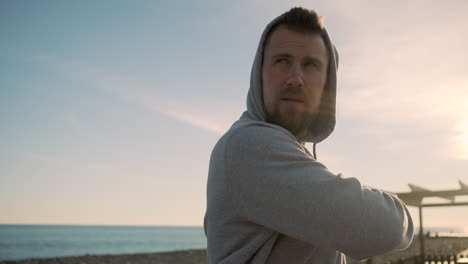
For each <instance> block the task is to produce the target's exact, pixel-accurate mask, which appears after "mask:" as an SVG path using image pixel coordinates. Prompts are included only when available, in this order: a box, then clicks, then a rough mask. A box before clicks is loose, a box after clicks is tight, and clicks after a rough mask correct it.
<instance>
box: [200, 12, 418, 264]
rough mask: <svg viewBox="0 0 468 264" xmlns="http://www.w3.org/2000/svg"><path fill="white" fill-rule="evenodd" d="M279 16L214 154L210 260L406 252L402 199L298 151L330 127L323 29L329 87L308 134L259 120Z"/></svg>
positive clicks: (333, 57)
mask: <svg viewBox="0 0 468 264" xmlns="http://www.w3.org/2000/svg"><path fill="white" fill-rule="evenodd" d="M280 17H281V16H280ZM280 17H278V18H276V19H275V20H273V21H272V22H271V23H270V24H268V26H267V27H266V28H265V30H264V32H263V34H262V37H261V39H260V43H259V46H258V49H257V54H256V56H255V60H254V63H253V67H252V72H251V78H250V90H249V93H248V96H247V111H245V112H244V113H243V114H242V116H241V117H240V119H239V120H238V121H236V122H235V123H234V124H233V125H232V127H231V128H230V129H229V131H227V132H226V134H224V135H223V136H222V137H221V139H220V140H219V141H218V143H217V144H216V146H215V147H214V149H213V152H212V154H211V160H210V166H209V175H208V184H207V210H206V214H205V218H204V229H205V234H206V236H207V239H208V261H209V263H213V264H214V263H236V264H237V263H346V260H345V257H344V255H343V253H344V254H346V255H348V256H350V257H352V258H354V259H358V260H362V259H366V258H369V257H372V256H375V255H379V254H383V253H385V252H388V251H391V250H394V249H404V248H406V247H407V246H408V245H409V243H410V242H411V240H412V237H413V223H412V220H411V216H410V214H409V212H408V210H407V208H406V206H405V205H404V204H403V202H402V201H401V200H399V199H398V198H397V197H396V196H394V195H392V194H388V193H385V192H382V191H380V190H377V189H371V188H367V187H364V186H363V185H362V184H361V183H360V182H359V181H358V180H357V179H356V178H345V177H343V176H342V175H341V174H338V175H336V174H333V173H332V172H330V171H329V170H328V169H327V168H326V167H325V166H324V165H323V164H321V163H319V162H318V161H316V160H315V158H314V157H313V156H312V155H311V154H310V152H309V151H308V150H307V149H306V148H305V142H313V143H318V142H320V141H322V140H324V139H325V138H327V137H328V136H329V135H330V134H331V133H332V131H333V129H334V126H335V98H336V70H337V67H338V54H337V52H336V49H335V48H334V45H333V44H332V42H331V40H330V38H329V36H328V34H327V33H326V31H325V32H324V41H325V43H326V45H327V47H328V50H329V55H330V56H329V58H330V62H329V69H328V78H327V85H326V87H325V89H324V96H323V97H322V102H321V105H320V112H319V116H318V118H317V120H316V121H315V122H314V124H313V126H312V127H311V128H310V129H309V133H308V135H307V136H306V137H305V138H304V139H301V140H300V141H299V140H298V139H297V138H296V137H295V136H294V135H293V134H291V133H290V132H289V131H288V130H286V129H284V128H282V127H280V126H277V125H274V124H271V123H267V122H266V121H265V112H264V105H263V99H262V80H261V76H262V74H261V73H262V60H263V58H262V56H263V48H264V42H265V37H266V35H267V34H268V32H269V30H270V29H271V27H272V26H273V25H274V24H275V23H277V21H278V20H279V19H280ZM330 47H332V48H330Z"/></svg>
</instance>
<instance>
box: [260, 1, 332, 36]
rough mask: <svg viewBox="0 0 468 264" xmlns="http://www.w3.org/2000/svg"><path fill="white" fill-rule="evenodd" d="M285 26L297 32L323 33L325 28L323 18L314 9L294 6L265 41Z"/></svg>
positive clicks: (273, 28) (271, 30) (272, 29)
mask: <svg viewBox="0 0 468 264" xmlns="http://www.w3.org/2000/svg"><path fill="white" fill-rule="evenodd" d="M279 26H285V27H286V28H288V29H289V30H292V31H295V32H297V33H304V34H306V33H319V34H320V35H322V33H323V30H324V25H323V18H322V17H321V16H319V15H318V14H317V13H316V12H315V11H314V10H309V9H306V8H302V7H293V8H291V10H289V11H288V12H286V13H284V14H283V15H282V16H281V18H280V19H279V20H278V22H277V23H276V24H275V25H273V27H272V28H271V29H270V31H269V32H268V35H267V36H266V41H265V43H267V42H268V40H269V38H270V36H271V34H272V33H273V32H274V31H275V30H276V29H277V28H278V27H279Z"/></svg>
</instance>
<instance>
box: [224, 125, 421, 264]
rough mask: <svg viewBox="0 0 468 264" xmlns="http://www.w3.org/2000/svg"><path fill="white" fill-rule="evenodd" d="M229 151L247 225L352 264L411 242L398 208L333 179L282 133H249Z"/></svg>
mask: <svg viewBox="0 0 468 264" xmlns="http://www.w3.org/2000/svg"><path fill="white" fill-rule="evenodd" d="M226 147H227V148H226V149H225V159H226V164H225V165H226V167H225V169H226V170H225V172H226V176H227V179H228V182H227V184H228V185H229V191H230V194H231V195H232V199H233V202H234V204H235V205H236V209H237V211H238V214H239V215H240V216H241V217H242V218H245V219H246V220H248V221H251V222H254V223H256V224H259V225H263V226H265V227H267V228H270V229H273V230H275V231H278V232H280V233H283V234H286V235H288V236H291V237H294V238H296V239H300V240H303V241H306V242H309V243H311V244H314V245H318V246H323V247H329V248H334V249H336V250H338V251H340V252H343V253H345V254H347V255H348V256H350V257H352V258H354V259H365V258H369V257H371V256H375V255H379V254H383V253H385V252H388V251H391V250H394V249H404V248H406V247H407V246H408V245H409V243H410V242H411V240H412V237H413V223H412V220H411V216H410V214H409V212H408V210H407V208H406V206H405V205H404V203H403V202H402V201H401V200H399V199H398V198H397V197H396V196H393V195H391V194H388V193H385V192H382V191H380V190H377V189H370V188H367V187H364V186H362V185H361V183H360V182H359V181H358V180H357V179H356V178H344V177H343V176H342V175H340V174H338V175H335V174H333V173H331V172H330V171H328V170H327V168H326V167H325V166H324V165H322V164H320V163H319V162H317V161H315V160H314V159H313V158H311V157H310V156H309V155H307V154H306V153H305V152H304V149H303V148H302V146H301V145H300V144H299V143H298V142H297V141H296V140H295V139H294V138H293V137H292V136H291V135H290V134H288V133H286V132H285V131H282V130H280V129H277V128H271V127H268V126H264V127H262V126H250V127H244V128H242V129H239V130H238V131H236V133H234V134H233V135H231V137H230V139H229V141H228V142H227V146H226Z"/></svg>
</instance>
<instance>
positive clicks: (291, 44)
mask: <svg viewBox="0 0 468 264" xmlns="http://www.w3.org/2000/svg"><path fill="white" fill-rule="evenodd" d="M327 69H328V52H327V48H326V47H325V43H324V42H323V40H322V38H321V36H320V35H319V34H318V33H297V32H295V31H291V30H289V29H288V28H286V27H284V26H279V27H278V28H277V29H276V30H275V31H274V32H273V33H272V34H271V35H270V38H269V40H268V42H267V44H266V47H265V50H264V53H263V68H262V85H263V87H262V89H263V91H262V92H263V103H264V105H265V110H266V115H267V122H270V123H273V124H277V125H280V126H282V127H284V128H286V129H288V130H289V131H290V132H291V133H293V134H294V135H295V136H297V137H304V136H306V135H307V131H308V128H309V126H310V125H311V123H312V122H313V120H314V119H315V117H316V115H317V113H318V109H319V105H320V99H321V97H322V93H323V89H324V87H325V83H326V80H327Z"/></svg>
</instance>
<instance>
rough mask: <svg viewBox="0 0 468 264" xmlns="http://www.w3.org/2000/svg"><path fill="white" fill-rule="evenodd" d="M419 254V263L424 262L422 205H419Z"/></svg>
mask: <svg viewBox="0 0 468 264" xmlns="http://www.w3.org/2000/svg"><path fill="white" fill-rule="evenodd" d="M419 245H420V247H419V255H420V259H421V263H424V260H425V259H426V252H425V250H424V230H423V215H422V206H421V205H419Z"/></svg>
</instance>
